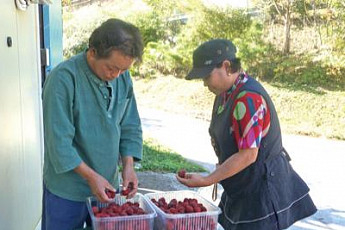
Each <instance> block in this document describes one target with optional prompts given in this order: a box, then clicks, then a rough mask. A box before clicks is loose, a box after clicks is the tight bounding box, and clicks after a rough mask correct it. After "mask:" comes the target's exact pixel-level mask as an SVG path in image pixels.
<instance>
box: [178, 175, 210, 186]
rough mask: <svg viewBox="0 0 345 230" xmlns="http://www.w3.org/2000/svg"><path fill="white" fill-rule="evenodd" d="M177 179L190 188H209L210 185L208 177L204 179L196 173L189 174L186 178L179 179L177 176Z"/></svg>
mask: <svg viewBox="0 0 345 230" xmlns="http://www.w3.org/2000/svg"><path fill="white" fill-rule="evenodd" d="M176 179H177V180H178V181H179V182H180V183H181V184H184V185H186V186H188V187H191V188H194V187H205V186H209V185H210V184H209V183H208V181H207V177H203V176H201V175H200V174H196V173H187V174H186V176H185V177H184V178H182V177H179V176H178V175H176Z"/></svg>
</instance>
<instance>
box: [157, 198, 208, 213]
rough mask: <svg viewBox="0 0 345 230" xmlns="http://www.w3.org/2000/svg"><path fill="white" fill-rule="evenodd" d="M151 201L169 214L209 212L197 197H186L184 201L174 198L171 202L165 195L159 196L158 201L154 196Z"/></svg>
mask: <svg viewBox="0 0 345 230" xmlns="http://www.w3.org/2000/svg"><path fill="white" fill-rule="evenodd" d="M151 201H152V203H154V204H155V205H156V206H157V207H159V208H160V209H161V210H162V211H163V212H165V213H167V214H178V213H195V212H207V209H206V208H205V207H204V206H203V204H201V203H198V200H197V199H190V198H185V199H184V200H183V201H177V200H176V199H172V200H171V201H170V202H169V204H168V203H167V202H166V201H165V198H164V197H161V198H159V199H158V201H157V200H156V199H154V198H152V199H151Z"/></svg>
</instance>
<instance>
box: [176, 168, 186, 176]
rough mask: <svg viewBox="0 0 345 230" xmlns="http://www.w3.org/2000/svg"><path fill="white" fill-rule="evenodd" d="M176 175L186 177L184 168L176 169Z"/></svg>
mask: <svg viewBox="0 0 345 230" xmlns="http://www.w3.org/2000/svg"><path fill="white" fill-rule="evenodd" d="M177 175H178V176H179V177H181V178H185V177H186V170H184V169H180V171H178V173H177Z"/></svg>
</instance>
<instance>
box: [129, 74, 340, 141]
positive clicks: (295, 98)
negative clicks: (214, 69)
mask: <svg viewBox="0 0 345 230" xmlns="http://www.w3.org/2000/svg"><path fill="white" fill-rule="evenodd" d="M262 84H263V85H264V87H265V88H266V90H267V91H268V93H269V94H270V95H271V97H272V100H273V101H274V103H275V106H276V110H277V112H278V116H279V118H280V123H281V127H282V131H283V133H289V134H300V135H308V136H314V137H327V138H333V139H339V140H345V132H344V130H345V91H330V90H325V89H323V88H321V87H320V88H316V89H307V88H302V87H299V88H296V87H292V86H288V85H273V84H269V83H265V82H262ZM134 87H135V92H136V97H137V100H138V104H139V106H144V107H149V108H156V109H161V110H165V111H169V112H173V113H179V114H185V115H189V116H192V117H197V118H201V119H205V120H209V118H210V115H211V109H212V104H213V98H214V96H213V95H212V94H211V93H209V92H208V90H207V88H205V87H204V86H203V83H202V82H201V81H186V80H183V79H177V78H174V77H169V76H165V77H160V78H156V79H151V80H145V79H134Z"/></svg>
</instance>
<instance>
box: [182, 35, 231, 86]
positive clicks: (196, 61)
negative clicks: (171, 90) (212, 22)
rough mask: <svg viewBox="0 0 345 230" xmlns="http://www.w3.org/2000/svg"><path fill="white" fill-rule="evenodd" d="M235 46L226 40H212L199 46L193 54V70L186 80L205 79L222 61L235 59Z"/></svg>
mask: <svg viewBox="0 0 345 230" xmlns="http://www.w3.org/2000/svg"><path fill="white" fill-rule="evenodd" d="M236 51H237V50H236V46H235V45H234V44H233V43H232V42H231V41H229V40H226V39H213V40H210V41H207V42H205V43H203V44H201V45H200V46H199V47H198V48H197V49H196V50H194V52H193V69H192V70H191V71H190V72H189V73H188V75H187V77H186V79H187V80H191V79H196V78H205V77H207V76H209V75H210V73H211V72H212V70H213V69H214V68H215V67H216V66H217V65H218V64H219V63H221V62H222V61H224V60H229V61H231V60H234V59H235V58H236Z"/></svg>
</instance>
